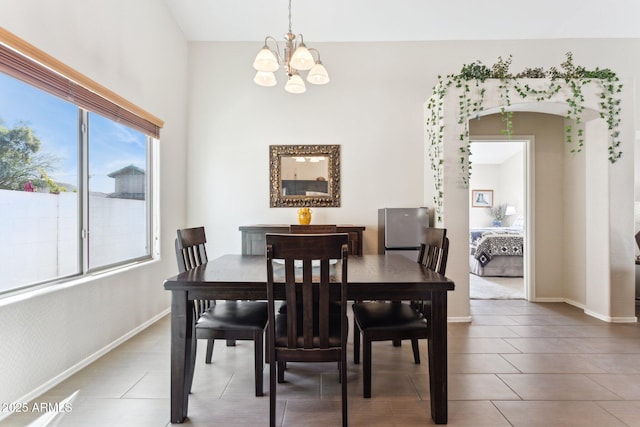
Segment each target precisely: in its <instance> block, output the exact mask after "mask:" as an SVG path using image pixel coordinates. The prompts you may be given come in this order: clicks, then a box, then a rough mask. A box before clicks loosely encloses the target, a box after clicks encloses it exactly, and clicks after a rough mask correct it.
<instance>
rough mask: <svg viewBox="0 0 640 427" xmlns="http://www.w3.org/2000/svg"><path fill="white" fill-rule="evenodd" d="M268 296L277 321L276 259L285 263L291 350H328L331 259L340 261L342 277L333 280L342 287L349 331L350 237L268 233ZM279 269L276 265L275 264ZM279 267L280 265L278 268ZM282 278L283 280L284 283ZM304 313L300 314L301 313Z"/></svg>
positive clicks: (272, 319) (270, 319) (288, 335)
mask: <svg viewBox="0 0 640 427" xmlns="http://www.w3.org/2000/svg"><path fill="white" fill-rule="evenodd" d="M266 242H267V296H268V299H269V316H270V317H269V321H270V322H274V321H275V310H274V309H273V303H274V301H273V296H274V286H275V285H274V268H276V267H275V266H274V262H273V261H274V260H282V261H281V262H284V283H285V298H286V315H287V347H288V348H289V349H314V348H320V349H326V348H329V341H330V340H329V336H330V324H331V322H330V320H331V319H330V315H329V311H330V310H329V306H330V301H331V292H330V290H331V280H332V275H331V271H332V269H334V271H335V267H332V266H331V265H330V262H331V261H330V260H340V261H341V266H340V267H341V269H342V275H341V277H340V278H337V277H334V278H333V281H334V282H338V283H339V284H340V291H341V292H340V298H341V303H342V311H343V317H345V320H344V323H345V324H344V325H341V328H346V311H345V310H346V309H345V306H346V284H347V274H346V273H347V272H346V270H347V259H348V253H349V250H348V244H349V237H348V234H346V233H340V234H267V235H266ZM276 266H277V264H276ZM278 268H280V266H278ZM281 280H282V279H280V281H281ZM300 311H301V312H300Z"/></svg>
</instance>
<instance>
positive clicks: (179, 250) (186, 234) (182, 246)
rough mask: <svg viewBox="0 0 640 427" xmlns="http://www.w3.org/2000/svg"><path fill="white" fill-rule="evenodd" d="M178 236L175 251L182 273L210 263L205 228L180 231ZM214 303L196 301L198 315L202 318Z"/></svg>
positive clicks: (179, 269)
mask: <svg viewBox="0 0 640 427" xmlns="http://www.w3.org/2000/svg"><path fill="white" fill-rule="evenodd" d="M177 235H178V237H177V238H176V241H175V249H176V259H177V260H178V271H179V272H180V273H184V272H185V271H189V270H192V269H194V268H196V267H198V266H199V265H202V264H204V263H205V262H207V261H208V258H207V249H206V243H207V237H206V235H205V232H204V227H195V228H183V229H179V230H178V231H177ZM214 303H215V302H214V301H209V300H195V301H194V307H195V312H196V315H198V316H200V315H201V314H202V313H203V312H204V311H205V310H207V309H208V308H209V307H211V305H212V304H214Z"/></svg>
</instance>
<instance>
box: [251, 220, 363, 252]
mask: <svg viewBox="0 0 640 427" xmlns="http://www.w3.org/2000/svg"><path fill="white" fill-rule="evenodd" d="M336 227H337V229H338V233H349V246H350V248H349V251H350V253H351V254H352V255H362V232H363V231H364V230H365V227H364V225H351V224H342V225H337V226H336ZM238 229H239V230H240V232H241V233H242V255H264V254H265V252H266V239H265V237H264V236H265V234H267V233H289V225H288V224H255V225H241V226H240V227H239V228H238Z"/></svg>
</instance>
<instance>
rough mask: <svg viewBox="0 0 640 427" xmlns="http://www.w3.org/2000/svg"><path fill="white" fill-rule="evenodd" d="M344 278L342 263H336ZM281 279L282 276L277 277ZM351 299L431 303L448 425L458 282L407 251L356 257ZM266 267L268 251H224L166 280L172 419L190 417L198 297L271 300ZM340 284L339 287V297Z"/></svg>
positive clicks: (433, 352)
mask: <svg viewBox="0 0 640 427" xmlns="http://www.w3.org/2000/svg"><path fill="white" fill-rule="evenodd" d="M333 268H335V273H336V274H335V276H336V277H340V269H341V265H340V263H337V264H336V265H334V266H333ZM275 279H276V281H278V277H277V276H276V278H275ZM347 280H348V285H347V298H348V299H349V300H350V301H366V300H393V301H400V300H404V301H413V300H429V301H431V312H430V314H429V316H430V317H429V319H428V321H429V323H430V325H431V337H430V338H429V351H428V360H429V368H430V369H429V372H430V373H431V375H430V376H429V390H430V402H431V417H432V418H433V420H434V422H435V423H436V424H446V423H447V417H448V413H447V411H448V402H447V292H448V291H452V290H453V289H454V283H453V282H452V281H451V280H450V279H448V278H446V277H445V276H443V275H441V274H438V273H435V272H433V271H431V270H428V269H427V268H425V267H423V266H421V265H420V264H418V263H417V262H414V261H411V260H410V259H408V258H406V257H404V256H402V255H362V256H351V257H349V261H348V279H347ZM266 282H267V267H266V257H265V256H263V255H224V256H221V257H220V258H216V259H213V260H210V261H209V262H207V263H205V264H203V265H201V266H199V267H196V268H194V269H193V270H190V271H186V272H184V273H180V274H178V275H177V276H174V277H171V278H169V279H166V280H165V282H164V288H165V289H166V290H168V291H171V422H172V423H182V422H184V420H185V418H186V417H187V409H188V404H189V392H190V390H189V384H190V381H189V378H190V375H192V373H193V366H192V363H193V360H192V358H191V346H192V345H193V340H194V339H195V337H194V333H193V329H194V328H193V325H194V321H195V319H194V311H193V301H194V300H198V299H205V300H206V299H218V300H266V299H267V286H266ZM338 291H339V286H336V295H338ZM276 298H277V299H284V284H283V286H282V288H280V289H278V288H276Z"/></svg>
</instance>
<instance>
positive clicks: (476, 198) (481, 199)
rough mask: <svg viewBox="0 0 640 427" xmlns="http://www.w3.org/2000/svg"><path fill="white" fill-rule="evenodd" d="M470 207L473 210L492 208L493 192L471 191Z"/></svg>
mask: <svg viewBox="0 0 640 427" xmlns="http://www.w3.org/2000/svg"><path fill="white" fill-rule="evenodd" d="M471 206H472V207H474V208H490V207H493V190H471Z"/></svg>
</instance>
